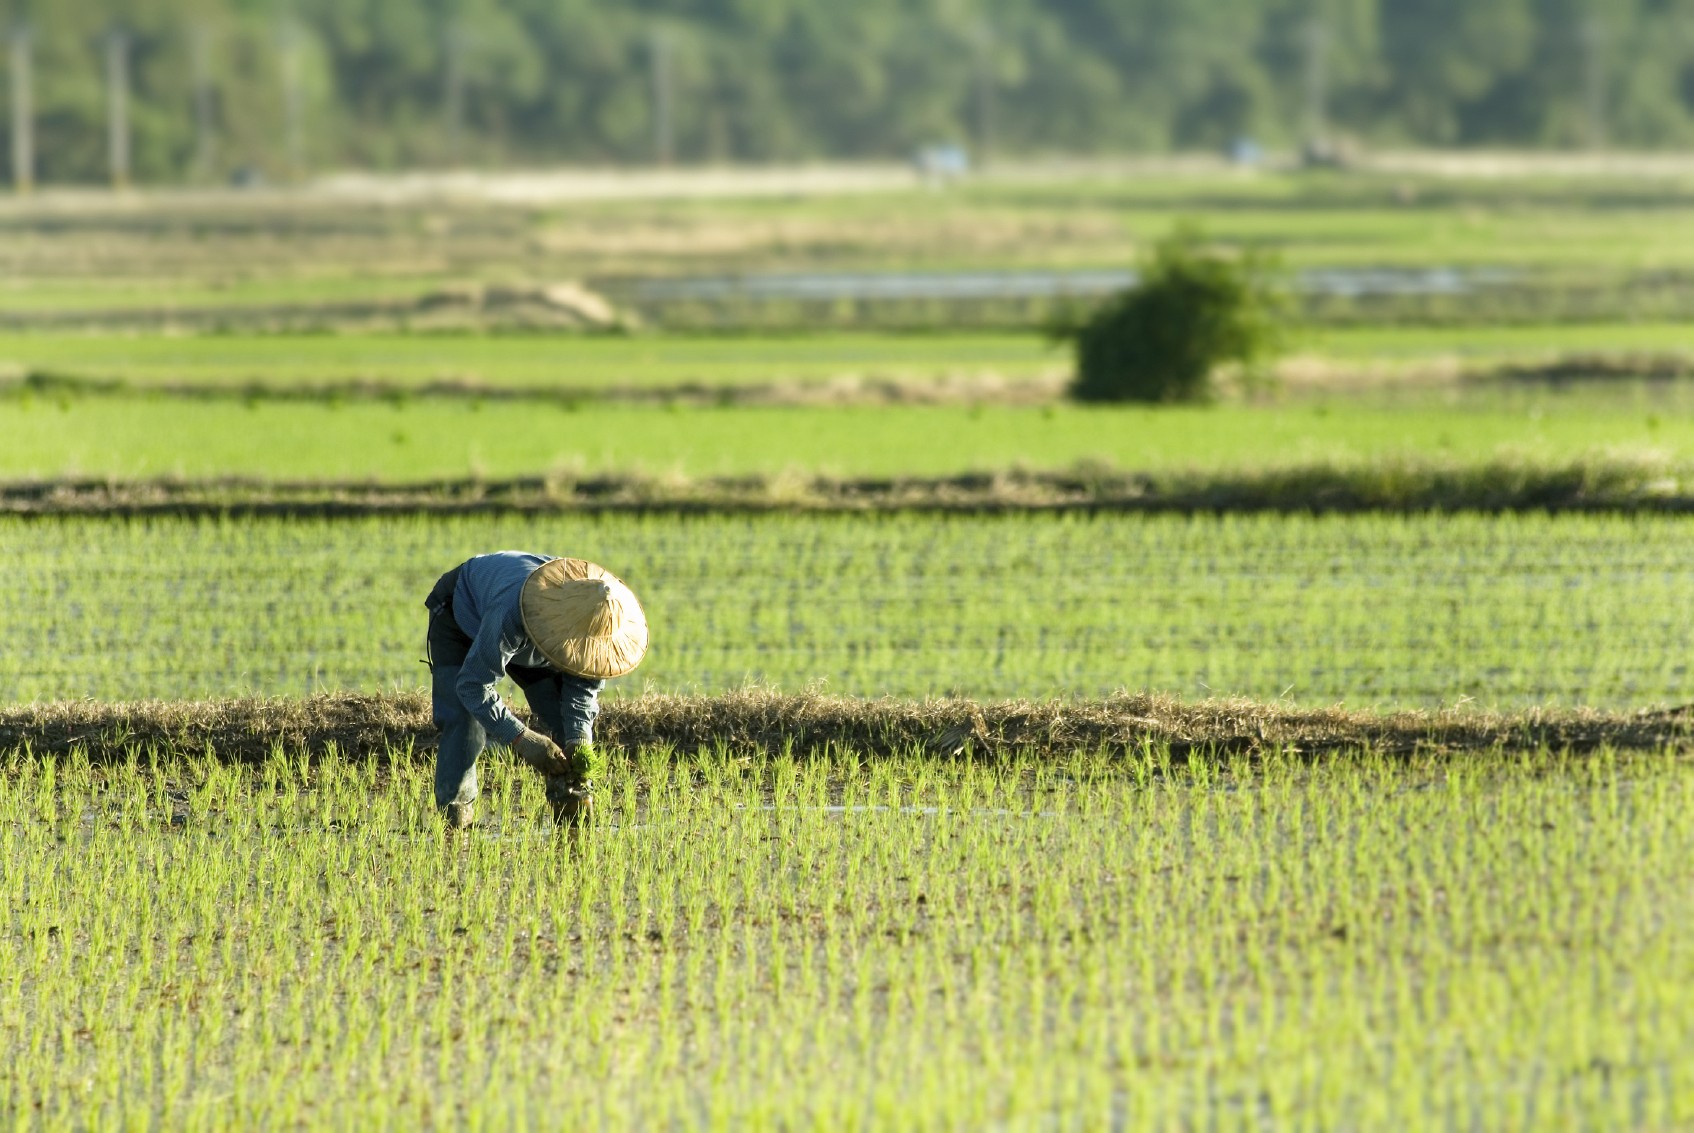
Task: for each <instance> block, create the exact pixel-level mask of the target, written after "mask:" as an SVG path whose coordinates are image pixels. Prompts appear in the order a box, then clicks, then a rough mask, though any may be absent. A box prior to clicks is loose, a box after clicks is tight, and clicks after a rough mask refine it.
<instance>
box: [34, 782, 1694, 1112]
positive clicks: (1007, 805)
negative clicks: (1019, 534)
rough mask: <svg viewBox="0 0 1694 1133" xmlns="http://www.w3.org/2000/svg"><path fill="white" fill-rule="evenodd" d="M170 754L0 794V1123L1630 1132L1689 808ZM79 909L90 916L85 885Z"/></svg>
mask: <svg viewBox="0 0 1694 1133" xmlns="http://www.w3.org/2000/svg"><path fill="white" fill-rule="evenodd" d="M508 767H509V765H506V764H495V765H494V767H493V768H491V771H492V775H491V779H492V782H491V785H490V786H491V789H490V792H489V795H490V796H491V800H492V806H491V808H490V813H489V814H488V816H487V818H486V819H485V821H484V823H483V825H482V826H481V827H479V829H478V831H477V833H476V834H475V835H474V836H471V837H469V838H464V837H460V838H453V839H448V838H444V837H443V834H442V832H441V830H440V827H439V825H438V824H437V822H436V820H435V819H434V816H433V815H431V814H430V813H428V811H427V810H425V809H424V807H423V805H422V800H424V798H425V796H426V792H427V789H428V788H427V778H426V775H427V772H425V771H424V770H422V769H417V768H412V769H409V770H405V771H402V772H400V773H396V774H391V773H387V772H384V771H383V770H382V769H381V768H380V766H379V765H378V764H377V763H375V762H372V761H364V760H360V759H342V760H336V761H330V762H327V763H324V764H321V765H318V766H315V767H314V766H309V765H308V764H306V763H305V762H303V761H299V760H295V759H291V758H286V757H278V758H276V759H274V760H272V761H270V762H267V763H264V764H262V765H260V766H257V767H251V768H248V767H230V766H227V765H223V764H220V763H218V762H217V761H216V760H215V759H210V758H207V757H205V756H203V755H196V754H195V753H160V754H159V756H158V757H147V756H141V757H138V758H137V759H136V760H134V761H132V762H130V763H127V764H123V765H119V766H110V767H107V766H90V765H89V764H87V763H86V762H81V763H79V762H77V761H75V760H74V759H73V760H69V761H58V762H54V761H39V760H29V759H24V760H22V761H17V760H14V763H13V768H12V773H11V774H9V775H8V776H6V777H5V779H4V780H3V782H0V849H3V851H4V854H5V860H6V862H7V869H6V870H5V871H4V873H3V874H0V887H3V890H4V893H3V896H4V905H5V908H6V909H7V910H8V912H7V915H6V921H5V926H4V927H5V934H4V936H0V984H3V986H5V988H6V989H7V994H6V995H5V996H4V997H0V1021H3V1024H4V1025H3V1026H0V1036H4V1038H3V1039H0V1049H3V1050H4V1052H5V1055H6V1057H5V1060H4V1063H3V1064H0V1111H4V1112H6V1113H8V1114H9V1115H11V1117H12V1120H13V1123H14V1124H18V1125H31V1124H40V1125H44V1126H53V1127H70V1126H78V1127H108V1126H114V1125H125V1126H147V1125H153V1124H164V1125H169V1126H171V1127H175V1128H227V1127H229V1126H230V1125H232V1124H233V1125H241V1126H249V1127H251V1126H259V1127H276V1126H282V1125H304V1126H311V1127H338V1128H373V1127H392V1126H394V1125H396V1124H401V1125H416V1126H439V1125H463V1126H465V1127H471V1128H475V1127H479V1126H481V1127H490V1126H495V1127H512V1126H520V1125H523V1126H528V1125H539V1126H548V1127H567V1128H582V1127H588V1126H611V1127H624V1128H628V1127H640V1128H657V1127H709V1128H765V1129H793V1128H817V1129H842V1128H890V1127H898V1128H923V1129H957V1128H990V1127H994V1128H1077V1129H1098V1128H1135V1129H1141V1128H1145V1129H1168V1128H1173V1127H1185V1128H1186V1127H1206V1128H1229V1129H1235V1128H1242V1129H1246V1128H1265V1127H1273V1128H1283V1127H1301V1128H1305V1127H1315V1128H1336V1127H1372V1128H1384V1127H1392V1128H1486V1129H1514V1128H1549V1127H1552V1128H1624V1127H1650V1128H1669V1127H1674V1126H1677V1125H1680V1124H1682V1123H1685V1122H1687V1121H1689V1120H1691V1119H1694V1110H1690V1108H1689V1106H1690V1099H1694V1080H1691V1077H1690V1075H1691V1074H1694V1070H1691V1068H1690V1067H1691V1063H1690V1059H1691V1056H1694V1049H1691V1048H1690V1038H1689V1036H1690V1035H1691V1034H1694V998H1691V993H1690V990H1689V989H1690V988H1691V987H1694V980H1691V979H1690V975H1691V974H1694V973H1691V970H1690V969H1691V966H1694V955H1691V952H1690V945H1689V943H1688V941H1689V938H1690V937H1689V933H1688V931H1687V929H1688V927H1689V923H1690V919H1691V917H1694V909H1691V907H1690V904H1689V900H1690V898H1689V894H1690V892H1694V888H1691V886H1690V881H1691V880H1694V879H1691V877H1690V872H1689V871H1690V868H1691V867H1690V865H1689V862H1690V861H1691V860H1694V857H1691V853H1690V851H1694V817H1691V816H1694V806H1691V805H1690V804H1691V802H1694V774H1691V772H1690V769H1689V767H1688V765H1687V763H1686V762H1685V761H1684V760H1680V759H1676V758H1669V757H1666V756H1664V755H1659V754H1641V755H1628V756H1625V755H1618V754H1606V753H1602V754H1597V755H1594V756H1590V757H1583V758H1561V757H1558V756H1556V755H1550V754H1547V753H1540V754H1537V755H1531V756H1527V757H1524V758H1522V759H1517V760H1513V759H1504V760H1494V761H1479V762H1452V763H1449V762H1445V761H1432V762H1430V761H1426V762H1412V763H1407V762H1405V761H1403V760H1395V761H1389V760H1385V759H1383V758H1381V757H1373V756H1370V755H1369V754H1358V755H1355V756H1352V757H1349V758H1345V759H1339V760H1336V761H1335V762H1333V763H1328V764H1320V765H1318V766H1315V767H1314V766H1312V765H1310V764H1309V763H1306V762H1301V761H1295V760H1281V759H1271V760H1269V761H1261V762H1259V763H1258V764H1257V765H1254V766H1248V765H1247V764H1245V763H1242V764H1239V765H1236V766H1227V765H1226V766H1219V767H1216V768H1208V767H1203V766H1201V767H1193V768H1189V769H1182V768H1174V769H1173V768H1172V767H1171V766H1169V765H1168V764H1166V763H1163V762H1161V760H1160V759H1159V757H1158V755H1157V753H1148V754H1144V755H1134V756H1130V757H1127V758H1126V757H1122V756H1116V757H1106V756H1104V755H1101V754H1098V753H1093V754H1091V753H1077V754H1076V755H1074V756H1072V757H1068V758H1065V759H1062V760H1057V761H1039V762H1037V761H1010V762H1003V763H999V764H995V765H983V764H980V763H975V762H938V761H936V760H935V759H933V758H928V757H924V756H921V755H916V754H911V753H906V754H901V753H886V754H880V755H877V756H875V757H871V756H870V755H869V753H858V752H837V753H834V754H833V755H831V756H828V757H820V758H809V759H801V758H794V757H776V758H773V759H770V760H768V761H765V762H762V763H760V764H759V765H757V766H750V765H748V764H746V763H744V762H738V761H736V760H730V759H724V758H722V757H721V756H718V755H715V754H714V753H712V752H710V751H707V752H701V753H683V752H663V751H653V752H642V753H634V754H633V755H632V756H631V757H630V758H629V759H627V760H625V761H622V762H620V764H619V765H618V766H617V767H616V768H615V771H614V774H613V776H612V779H613V781H614V782H615V784H616V785H615V786H613V787H611V788H610V789H609V790H608V791H607V792H606V796H605V797H604V798H603V800H602V808H603V809H602V812H601V813H602V817H601V820H600V822H599V824H598V825H597V826H596V828H595V829H593V830H592V831H591V832H587V833H588V836H585V837H582V838H580V839H579V840H576V841H574V842H571V843H570V844H569V845H568V846H563V847H562V846H561V845H560V843H559V841H558V839H557V838H556V837H554V836H553V835H552V834H551V832H550V831H547V830H545V829H542V828H539V827H538V826H537V825H536V823H535V820H534V818H533V815H534V813H535V811H536V809H537V807H538V806H539V802H540V800H539V795H540V792H539V789H538V785H537V784H535V783H531V782H529V781H528V780H526V779H520V778H518V777H517V776H515V775H511V774H509V773H508V770H507V768H508ZM94 893H98V894H99V899H98V900H90V897H89V895H90V894H94Z"/></svg>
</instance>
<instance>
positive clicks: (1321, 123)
mask: <svg viewBox="0 0 1694 1133" xmlns="http://www.w3.org/2000/svg"><path fill="white" fill-rule="evenodd" d="M1305 40H1306V42H1305V48H1306V124H1305V125H1306V129H1305V133H1306V149H1307V151H1308V152H1310V153H1323V152H1327V151H1328V149H1329V28H1328V27H1327V26H1326V25H1325V24H1324V22H1323V17H1321V16H1316V15H1314V16H1313V17H1312V18H1311V19H1310V20H1308V21H1307V22H1306V34H1305Z"/></svg>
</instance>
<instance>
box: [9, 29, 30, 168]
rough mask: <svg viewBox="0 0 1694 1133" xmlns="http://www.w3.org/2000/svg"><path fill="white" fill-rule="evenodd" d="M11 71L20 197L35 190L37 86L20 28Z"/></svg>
mask: <svg viewBox="0 0 1694 1133" xmlns="http://www.w3.org/2000/svg"><path fill="white" fill-rule="evenodd" d="M10 55H11V67H10V68H9V69H10V70H11V72H12V185H13V187H14V188H15V189H17V191H18V193H19V195H23V194H25V193H28V192H30V191H31V190H33V189H34V188H35V105H34V94H35V84H34V78H33V76H32V74H31V64H32V63H33V58H32V52H31V50H30V39H29V29H28V28H26V27H22V26H19V27H17V28H15V29H13V31H12V37H11V52H10Z"/></svg>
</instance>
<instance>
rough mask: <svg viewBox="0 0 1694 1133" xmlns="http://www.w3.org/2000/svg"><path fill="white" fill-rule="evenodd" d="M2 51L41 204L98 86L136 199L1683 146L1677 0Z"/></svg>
mask: <svg viewBox="0 0 1694 1133" xmlns="http://www.w3.org/2000/svg"><path fill="white" fill-rule="evenodd" d="M0 35H3V36H4V37H5V39H6V42H7V44H8V50H7V52H6V53H5V55H4V56H3V57H0V65H4V66H5V68H6V69H7V70H8V71H9V72H11V74H10V75H9V76H8V81H6V82H4V83H0V100H6V101H5V103H4V106H5V110H4V113H0V131H10V130H13V129H14V128H15V125H14V116H13V114H12V113H11V105H10V103H11V101H12V100H16V99H17V98H18V97H19V91H20V89H21V87H22V86H23V84H20V83H18V82H16V81H15V80H16V79H17V77H18V74H19V72H20V71H27V72H29V73H31V74H32V75H33V81H32V82H30V83H29V84H27V85H28V87H29V90H30V91H31V92H32V101H33V110H32V113H31V115H30V120H31V121H32V122H33V124H34V146H33V151H34V162H35V168H36V173H37V176H38V178H39V179H40V180H42V181H56V182H74V181H98V180H103V179H104V178H105V177H106V176H107V174H108V171H109V168H110V166H109V161H108V147H109V146H110V145H111V144H112V142H111V134H110V131H109V122H110V120H111V111H110V107H111V103H112V99H111V97H110V95H111V90H112V86H113V83H112V82H111V81H110V76H113V75H117V76H120V77H119V79H118V80H117V81H118V82H120V83H121V84H122V86H123V88H124V90H125V91H126V92H127V99H126V100H125V109H124V111H123V120H124V121H126V122H127V123H128V127H127V130H126V131H125V137H126V139H127V142H126V144H127V146H128V151H129V158H128V162H129V166H130V168H131V169H132V170H133V175H134V177H135V179H137V180H141V181H151V182H179V181H195V180H200V181H212V180H219V181H221V180H224V179H227V178H228V177H230V176H231V174H232V173H233V172H237V171H242V172H245V173H246V174H247V175H249V176H253V177H258V176H263V177H267V178H272V179H284V178H287V177H289V176H291V175H301V174H304V173H306V172H308V171H310V170H312V169H323V168H330V167H334V168H346V167H364V168H373V169H392V168H405V167H416V166H433V167H444V166H455V165H465V166H471V165H478V166H490V165H498V164H508V165H536V164H542V163H548V162H555V161H571V162H594V163H629V162H649V163H651V162H665V161H676V162H679V163H698V162H731V161H773V160H801V159H816V158H830V159H862V158H905V157H908V156H910V155H911V154H912V153H913V151H914V150H915V149H916V148H918V147H920V146H924V145H932V144H936V143H959V144H962V145H965V146H967V147H969V148H970V149H971V151H972V152H973V153H974V154H975V155H978V156H984V157H994V158H997V157H1001V156H1007V157H1013V156H1031V155H1043V154H1058V153H1064V154H1123V153H1149V152H1161V151H1167V150H1173V149H1195V148H1209V149H1217V148H1219V147H1223V146H1226V145H1228V144H1230V143H1231V142H1232V141H1233V140H1234V139H1241V138H1250V139H1253V140H1254V141H1255V142H1256V143H1257V144H1258V145H1262V146H1265V147H1273V148H1291V147H1295V146H1299V145H1301V144H1309V143H1312V142H1314V141H1316V142H1325V141H1332V140H1334V139H1346V140H1348V141H1349V142H1351V143H1353V144H1358V145H1366V146H1406V145H1414V146H1451V145H1477V146H1547V147H1566V146H1588V147H1602V146H1615V147H1620V148H1621V147H1628V148H1657V147H1668V146H1675V145H1683V144H1687V143H1689V142H1691V141H1694V0H852V2H850V3H847V2H841V0H625V2H617V3H614V2H611V0H0ZM12 150H13V147H11V146H10V145H8V146H5V147H0V155H4V154H10V153H11V152H12ZM0 160H3V158H0Z"/></svg>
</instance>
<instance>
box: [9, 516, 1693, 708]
mask: <svg viewBox="0 0 1694 1133" xmlns="http://www.w3.org/2000/svg"><path fill="white" fill-rule="evenodd" d="M500 547H522V548H534V549H539V550H545V551H550V552H552V553H556V554H569V555H578V556H582V557H585V558H589V559H592V560H594V561H597V562H602V563H605V564H607V565H608V566H610V567H611V568H612V569H614V570H616V571H617V572H619V573H620V574H621V575H622V576H623V577H625V578H626V579H627V580H628V581H629V583H630V584H631V586H633V587H634V589H635V591H636V592H637V594H639V595H640V596H641V597H642V599H643V600H644V602H645V604H646V606H647V608H648V613H649V616H650V619H651V622H652V625H653V626H654V637H653V648H652V652H651V655H650V657H649V659H648V660H647V661H646V663H645V664H644V665H643V666H642V667H641V668H640V669H639V670H637V671H636V673H635V674H634V675H632V676H631V677H629V678H626V679H625V680H623V681H620V682H614V684H613V686H612V687H613V689H614V692H615V693H623V694H628V693H634V692H639V691H644V690H646V691H675V692H716V691H723V690H727V689H734V688H739V687H743V686H745V685H747V684H750V683H762V684H766V685H770V686H773V687H777V688H782V689H788V690H799V689H804V688H814V687H821V688H823V689H826V690H827V691H829V692H832V693H837V694H842V695H850V696H881V695H894V696H914V697H921V696H929V695H939V694H957V695H961V696H970V697H980V698H987V697H996V698H998V697H1055V696H1065V695H1103V694H1106V693H1110V692H1112V691H1114V690H1118V689H1124V688H1127V689H1131V690H1151V691H1159V692H1171V693H1175V694H1177V695H1180V696H1183V697H1190V698H1200V697H1206V696H1210V695H1219V696H1221V695H1235V694H1239V695H1244V696H1249V697H1253V698H1256V699H1260V700H1272V699H1277V698H1284V699H1287V700H1290V701H1292V702H1296V703H1307V704H1328V703H1337V702H1345V703H1346V704H1348V705H1349V706H1352V707H1360V708H1371V707H1391V706H1407V707H1412V706H1448V705H1455V704H1472V705H1475V706H1477V707H1491V706H1497V707H1523V706H1529V705H1535V704H1557V705H1562V706H1566V707H1572V706H1583V705H1592V706H1599V707H1612V708H1618V707H1623V708H1630V707H1637V706H1644V705H1654V704H1680V703H1686V702H1688V701H1689V700H1694V669H1691V667H1690V664H1689V654H1688V647H1689V641H1688V618H1687V611H1688V610H1689V609H1690V608H1691V606H1694V570H1690V568H1689V564H1690V563H1691V562H1694V525H1690V524H1689V523H1688V522H1687V521H1686V520H1683V519H1676V518H1645V517H1633V518H1632V517H1622V516H1610V517H1574V516H1567V517H1558V518H1549V517H1547V516H1544V515H1504V516H1483V515H1457V516H1446V517H1443V516H1411V517H1394V516H1354V517H1329V518H1310V517H1277V516H1250V517H1224V518H1204V517H1196V518H1181V517H1174V516H1164V517H1138V516H1121V515H1120V516H1102V517H1099V518H1092V519H1091V518H1086V517H1082V516H1052V515H1039V514H1034V515H1032V514H1024V515H1006V516H999V517H982V518H966V517H958V518H952V519H936V518H933V517H926V516H922V515H909V514H907V515H901V514H895V515H888V516H882V517H852V516H835V517H831V516H803V515H768V516H715V517H702V518H697V519H687V520H678V519H676V518H670V517H663V516H646V517H641V516H627V515H616V516H605V517H601V518H591V517H582V516H577V517H572V516H555V517H548V518H538V519H537V518H530V519H526V518H523V517H519V516H506V517H458V518H449V519H441V518H428V517H403V518H365V519H343V520H309V521H308V520H295V521H288V520H270V519H251V520H221V521H220V520H201V521H193V520H178V519H157V520H150V521H123V520H115V519H95V518H87V519H54V520H30V521H25V520H18V519H12V520H5V521H0V637H3V638H4V640H6V641H8V642H10V643H11V645H10V646H9V647H8V648H7V649H6V650H5V651H4V652H3V653H0V685H3V686H4V687H6V688H7V689H8V690H9V695H10V697H11V698H12V699H14V700H22V701H30V700H64V699H72V698H78V697H95V698H101V699H151V698H160V699H173V698H183V697H208V696H221V695H233V694H263V695H288V696H292V695H300V694H305V693H309V692H315V691H320V690H337V689H362V690H367V691H376V690H381V689H393V688H411V687H415V686H417V685H419V684H421V683H424V682H425V680H426V671H425V668H424V666H423V665H421V664H419V660H420V659H421V658H422V657H423V626H424V614H423V608H422V601H423V596H424V594H425V593H426V592H427V591H428V589H429V586H430V585H431V583H432V582H433V581H434V579H435V577H436V576H437V575H438V574H439V573H441V572H442V571H445V570H446V569H447V568H449V567H451V566H453V565H454V564H456V563H458V562H460V561H461V560H463V559H464V558H466V557H467V556H469V555H471V554H474V553H477V552H481V551H485V550H490V549H495V548H500Z"/></svg>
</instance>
